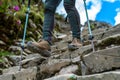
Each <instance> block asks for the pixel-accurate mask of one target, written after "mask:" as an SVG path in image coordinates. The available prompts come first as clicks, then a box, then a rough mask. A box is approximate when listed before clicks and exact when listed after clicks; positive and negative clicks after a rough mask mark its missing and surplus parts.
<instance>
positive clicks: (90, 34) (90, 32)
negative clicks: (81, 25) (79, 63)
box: [83, 0, 95, 52]
mask: <svg viewBox="0 0 120 80" xmlns="http://www.w3.org/2000/svg"><path fill="white" fill-rule="evenodd" d="M85 1H86V0H83V2H84V8H85V12H86V17H87V24H88V30H89V40H91V44H92V48H93V52H94V51H95V48H94V43H93V38H94V37H93V35H92V31H91V27H90V22H89V18H88V12H87V8H86V2H85Z"/></svg>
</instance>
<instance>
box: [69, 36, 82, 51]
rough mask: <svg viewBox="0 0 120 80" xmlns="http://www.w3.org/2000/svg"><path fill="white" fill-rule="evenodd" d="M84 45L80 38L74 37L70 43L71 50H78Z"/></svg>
mask: <svg viewBox="0 0 120 80" xmlns="http://www.w3.org/2000/svg"><path fill="white" fill-rule="evenodd" d="M81 46H82V44H81V42H80V39H77V38H73V40H72V42H71V43H70V44H69V45H68V49H69V50H76V49H79V48H80V47H81Z"/></svg>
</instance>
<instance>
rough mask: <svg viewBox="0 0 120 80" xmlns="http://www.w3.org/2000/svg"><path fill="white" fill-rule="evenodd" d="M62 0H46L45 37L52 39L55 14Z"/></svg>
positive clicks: (47, 39) (45, 38)
mask: <svg viewBox="0 0 120 80" xmlns="http://www.w3.org/2000/svg"><path fill="white" fill-rule="evenodd" d="M60 2H61V0H46V2H45V17H44V24H43V39H44V40H46V41H51V37H52V31H53V27H54V14H55V10H56V7H57V6H58V5H59V3H60Z"/></svg>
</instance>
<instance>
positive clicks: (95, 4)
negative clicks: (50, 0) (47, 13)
mask: <svg viewBox="0 0 120 80" xmlns="http://www.w3.org/2000/svg"><path fill="white" fill-rule="evenodd" d="M86 4H87V11H88V15H89V19H90V20H98V21H104V22H108V23H110V24H111V25H113V26H114V25H117V24H119V23H120V0H86ZM76 7H77V10H78V12H79V14H80V20H81V24H84V22H85V21H86V15H85V10H84V4H83V0H76ZM56 12H57V13H59V14H62V15H66V12H65V10H64V7H63V1H62V2H61V4H60V5H59V7H58V8H57V11H56Z"/></svg>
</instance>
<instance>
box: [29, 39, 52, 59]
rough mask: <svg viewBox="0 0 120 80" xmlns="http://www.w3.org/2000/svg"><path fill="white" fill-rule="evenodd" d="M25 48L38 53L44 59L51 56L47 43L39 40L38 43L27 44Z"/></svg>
mask: <svg viewBox="0 0 120 80" xmlns="http://www.w3.org/2000/svg"><path fill="white" fill-rule="evenodd" d="M27 48H28V49H29V50H30V51H32V52H35V53H40V54H41V55H42V56H44V57H49V56H50V55H51V52H50V51H49V50H50V45H49V43H48V41H45V40H40V41H39V42H31V41H30V42H28V43H27Z"/></svg>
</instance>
